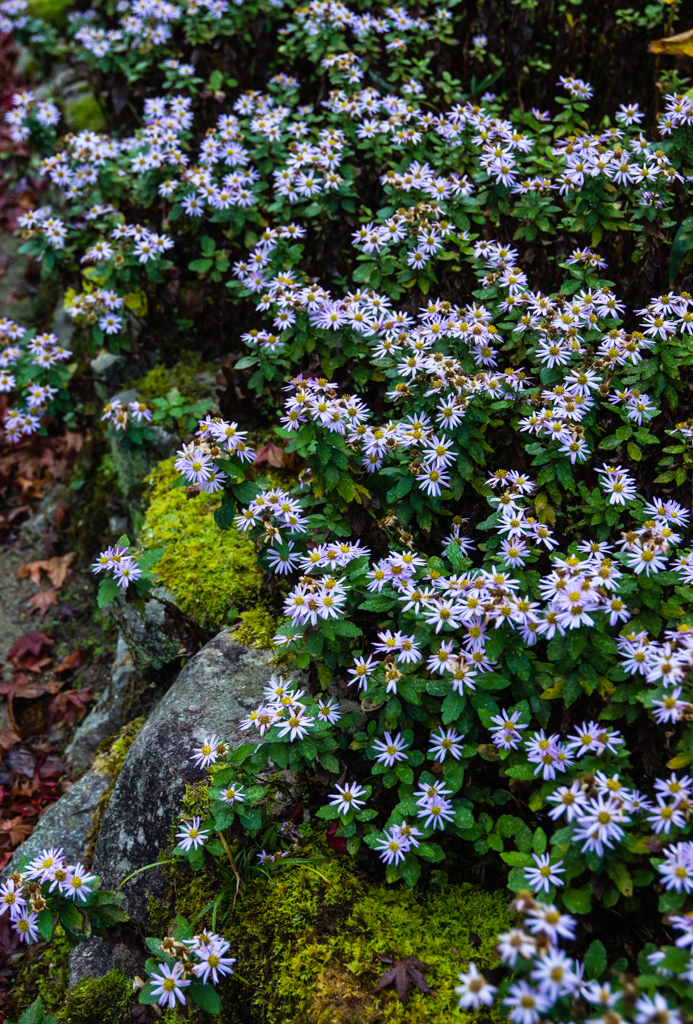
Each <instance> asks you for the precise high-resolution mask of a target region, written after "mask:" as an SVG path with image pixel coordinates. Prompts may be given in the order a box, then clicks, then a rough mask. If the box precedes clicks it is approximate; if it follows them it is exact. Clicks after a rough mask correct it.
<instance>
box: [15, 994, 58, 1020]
mask: <svg viewBox="0 0 693 1024" xmlns="http://www.w3.org/2000/svg"><path fill="white" fill-rule="evenodd" d="M19 1024H58V1018H57V1017H56V1016H55V1014H54V1013H46V1012H45V1011H44V1009H43V1003H42V1002H41V997H40V996H39V997H38V999H36V1000H34V1002H33V1003H32V1004H31V1006H28V1007H27V1008H26V1010H25V1011H24V1013H23V1014H22V1016H21V1017H20V1018H19Z"/></svg>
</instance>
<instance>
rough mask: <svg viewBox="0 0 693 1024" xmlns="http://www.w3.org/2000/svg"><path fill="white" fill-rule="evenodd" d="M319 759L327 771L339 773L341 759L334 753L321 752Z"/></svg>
mask: <svg viewBox="0 0 693 1024" xmlns="http://www.w3.org/2000/svg"><path fill="white" fill-rule="evenodd" d="M318 761H319V762H320V764H321V765H322V767H323V768H324V769H325V771H327V772H332V773H333V774H334V775H339V761H338V760H337V758H336V757H335V756H334V754H320V756H319V757H318Z"/></svg>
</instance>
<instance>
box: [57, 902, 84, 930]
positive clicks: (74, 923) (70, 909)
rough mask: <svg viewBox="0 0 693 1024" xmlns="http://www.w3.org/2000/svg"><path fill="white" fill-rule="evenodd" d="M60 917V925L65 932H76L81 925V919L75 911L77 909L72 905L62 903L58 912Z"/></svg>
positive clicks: (77, 911)
mask: <svg viewBox="0 0 693 1024" xmlns="http://www.w3.org/2000/svg"><path fill="white" fill-rule="evenodd" d="M58 915H59V917H60V923H61V924H62V926H63V928H64V929H65V931H68V932H72V933H73V934H74V933H75V932H78V931H79V930H80V928H81V925H82V918H81V915H80V913H79V910H77V907H76V906H75V905H74V904H73V903H62V904H61V905H60V908H59V910H58Z"/></svg>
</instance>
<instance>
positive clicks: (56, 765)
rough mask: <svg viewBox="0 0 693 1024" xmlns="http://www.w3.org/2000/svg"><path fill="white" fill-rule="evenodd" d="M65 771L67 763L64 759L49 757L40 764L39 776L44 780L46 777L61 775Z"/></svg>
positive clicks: (53, 777) (51, 777)
mask: <svg viewBox="0 0 693 1024" xmlns="http://www.w3.org/2000/svg"><path fill="white" fill-rule="evenodd" d="M64 771H65V765H64V764H63V762H62V761H51V759H50V758H48V760H47V761H43V762H42V764H40V765H39V766H38V777H39V779H41V781H43V780H44V779H55V778H57V777H58V776H59V775H62V774H63V772H64Z"/></svg>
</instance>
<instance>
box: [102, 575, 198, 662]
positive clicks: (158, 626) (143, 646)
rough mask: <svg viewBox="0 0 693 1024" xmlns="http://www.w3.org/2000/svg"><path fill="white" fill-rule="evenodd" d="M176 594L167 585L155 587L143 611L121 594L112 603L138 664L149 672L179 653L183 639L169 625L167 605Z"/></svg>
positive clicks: (113, 610) (122, 632)
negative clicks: (177, 636) (174, 634)
mask: <svg viewBox="0 0 693 1024" xmlns="http://www.w3.org/2000/svg"><path fill="white" fill-rule="evenodd" d="M174 603H175V598H174V596H173V594H171V593H170V591H168V590H166V589H165V587H154V589H153V590H152V592H151V599H150V600H149V601H147V603H146V605H145V609H144V615H142V614H140V612H139V611H138V610H137V609H136V608H135V606H134V605H133V604H128V603H127V602H126V601H125V600H124V599H123V598H122V597H120V596H119V597H118V599H117V600H116V601H115V602H114V603H113V604H112V605H111V610H112V612H113V616H114V618H115V619H116V621H117V623H118V626H119V628H120V635H121V636H122V638H123V640H124V641H125V643H126V645H127V647H128V650H129V651H130V656H131V658H132V661H133V664H134V666H135V668H136V669H137V670H138V671H139V672H141V673H142V674H143V675H145V676H146V675H149V674H150V673H151V672H152V671H156V670H158V669H160V668H162V667H163V666H164V665H167V664H168V663H169V662H171V661H173V660H174V658H176V657H180V646H181V645H180V640H178V639H176V638H175V637H174V636H171V635H170V633H169V631H168V629H167V626H166V608H167V606H170V605H172V604H174Z"/></svg>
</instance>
